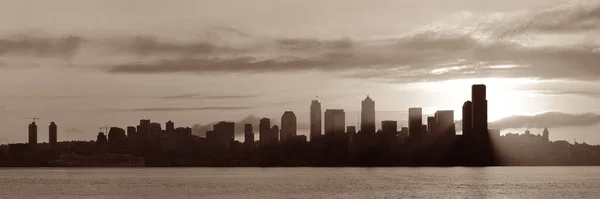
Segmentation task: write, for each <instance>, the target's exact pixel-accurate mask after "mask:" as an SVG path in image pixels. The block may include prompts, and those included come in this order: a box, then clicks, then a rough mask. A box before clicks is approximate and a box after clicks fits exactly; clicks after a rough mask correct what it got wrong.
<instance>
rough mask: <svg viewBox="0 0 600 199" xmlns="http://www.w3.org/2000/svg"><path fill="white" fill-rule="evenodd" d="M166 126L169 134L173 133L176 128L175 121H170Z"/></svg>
mask: <svg viewBox="0 0 600 199" xmlns="http://www.w3.org/2000/svg"><path fill="white" fill-rule="evenodd" d="M166 126H167V127H166V128H167V129H166V131H167V133H168V134H172V133H173V131H174V130H175V123H173V122H172V121H168V122H167V124H166Z"/></svg>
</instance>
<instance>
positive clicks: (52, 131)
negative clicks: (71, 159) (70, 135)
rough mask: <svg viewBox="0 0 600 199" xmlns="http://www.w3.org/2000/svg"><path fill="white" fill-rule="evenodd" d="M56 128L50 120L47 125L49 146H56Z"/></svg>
mask: <svg viewBox="0 0 600 199" xmlns="http://www.w3.org/2000/svg"><path fill="white" fill-rule="evenodd" d="M57 128H58V127H57V126H56V123H54V122H50V126H48V143H50V148H56V143H57V136H58V135H57V134H58V132H57Z"/></svg>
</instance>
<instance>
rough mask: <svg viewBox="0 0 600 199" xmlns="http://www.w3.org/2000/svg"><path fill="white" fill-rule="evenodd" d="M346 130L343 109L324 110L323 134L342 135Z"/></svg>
mask: <svg viewBox="0 0 600 199" xmlns="http://www.w3.org/2000/svg"><path fill="white" fill-rule="evenodd" d="M345 128H346V113H344V110H343V109H327V110H325V134H326V135H327V134H343V133H344V131H345Z"/></svg>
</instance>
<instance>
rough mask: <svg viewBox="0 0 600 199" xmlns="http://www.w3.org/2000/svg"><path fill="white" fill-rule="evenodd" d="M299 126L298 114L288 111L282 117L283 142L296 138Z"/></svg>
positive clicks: (281, 137) (281, 138)
mask: <svg viewBox="0 0 600 199" xmlns="http://www.w3.org/2000/svg"><path fill="white" fill-rule="evenodd" d="M296 131H297V124H296V114H294V112H292V111H286V112H284V113H283V115H282V116H281V136H279V138H280V140H281V142H287V141H289V140H291V139H294V137H296Z"/></svg>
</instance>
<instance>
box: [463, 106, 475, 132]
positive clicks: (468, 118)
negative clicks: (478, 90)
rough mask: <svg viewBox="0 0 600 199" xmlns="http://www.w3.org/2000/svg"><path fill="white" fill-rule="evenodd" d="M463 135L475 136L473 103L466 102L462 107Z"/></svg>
mask: <svg viewBox="0 0 600 199" xmlns="http://www.w3.org/2000/svg"><path fill="white" fill-rule="evenodd" d="M462 132H463V133H462V134H463V135H464V136H466V137H470V136H473V103H472V102H471V101H466V102H465V103H464V104H463V107H462Z"/></svg>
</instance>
